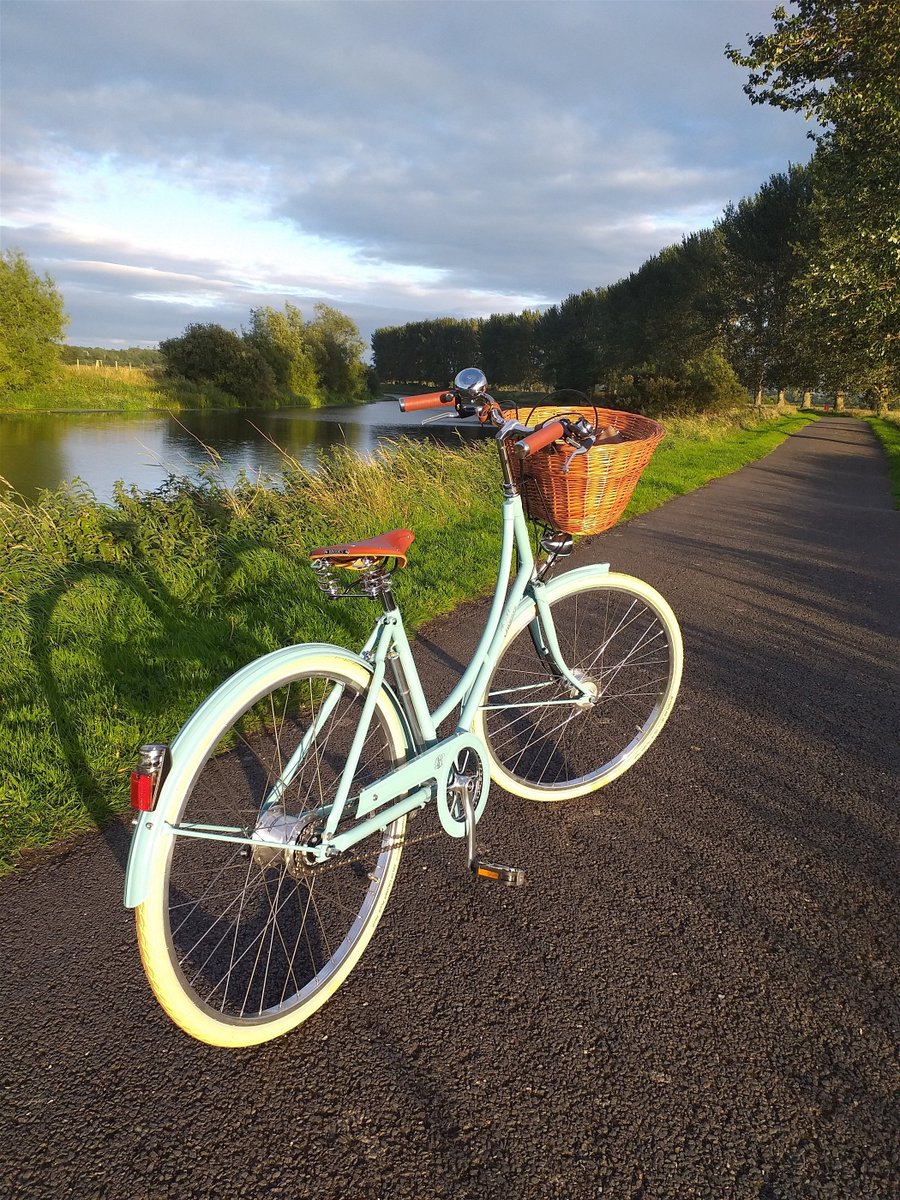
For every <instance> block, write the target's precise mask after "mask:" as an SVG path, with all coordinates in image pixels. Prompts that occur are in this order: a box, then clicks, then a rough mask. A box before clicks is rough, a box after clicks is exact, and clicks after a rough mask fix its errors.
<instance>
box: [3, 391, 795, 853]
mask: <svg viewBox="0 0 900 1200" xmlns="http://www.w3.org/2000/svg"><path fill="white" fill-rule="evenodd" d="M811 419H814V418H812V417H809V416H807V415H805V414H803V415H801V414H796V415H793V416H790V415H789V416H778V417H775V418H774V419H770V420H768V421H765V422H763V423H762V424H761V425H752V424H750V422H749V421H748V419H747V418H746V417H744V418H741V419H740V420H731V421H729V420H727V419H720V420H705V421H704V420H694V421H672V422H671V423H670V434H669V437H667V438H666V440H665V441H664V442H663V443H662V445H661V447H660V449H659V450H658V451H657V453H656V455H655V457H654V459H653V460H652V462H651V464H650V466H649V467H648V469H647V471H646V472H645V474H644V477H643V478H642V480H641V482H640V483H639V485H638V488H637V490H636V492H635V496H634V500H633V502H632V505H631V508H630V509H629V512H630V513H631V514H632V515H633V514H635V513H639V512H646V511H648V510H649V509H651V508H654V507H656V506H657V505H658V504H661V503H663V502H664V501H665V500H668V499H669V498H670V497H672V496H677V495H681V494H683V493H685V492H688V491H690V490H691V489H692V488H694V487H698V486H700V485H702V484H703V483H706V482H707V481H708V480H709V479H712V478H714V477H715V476H717V475H722V474H726V473H728V472H729V471H733V470H736V469H737V468H738V467H740V466H743V465H744V464H746V463H748V462H752V461H754V460H755V459H757V458H759V457H761V456H762V455H763V454H765V453H766V452H767V451H768V450H770V449H772V447H773V446H775V445H776V444H777V443H778V442H779V441H781V440H783V439H784V438H785V437H787V436H788V434H790V433H791V432H793V431H795V430H796V429H798V428H800V427H801V426H802V425H803V424H805V423H806V422H807V421H808V420H811ZM498 484H499V470H498V467H497V463H496V455H495V452H494V448H493V446H492V445H490V444H485V445H478V446H475V447H468V448H461V449H460V450H455V451H452V452H450V451H446V450H443V449H440V448H438V447H435V446H433V445H430V444H425V443H419V442H412V441H406V440H404V441H402V442H400V443H398V444H397V445H396V446H395V447H393V448H390V449H388V450H386V451H384V452H382V453H380V454H379V455H377V456H376V457H375V458H374V459H372V460H369V461H361V460H360V459H358V458H357V457H356V456H355V455H354V454H353V453H352V452H350V451H347V450H343V449H336V450H334V451H332V452H330V453H329V454H328V455H326V456H324V457H323V460H322V464H321V470H320V471H319V472H318V473H316V474H311V473H309V472H307V471H304V470H302V469H300V468H299V467H295V468H292V469H290V470H289V472H288V475H287V477H286V480H285V483H284V485H283V486H280V487H278V488H268V489H267V488H264V487H261V486H260V485H259V484H258V483H257V482H251V481H249V480H243V481H241V482H239V484H238V486H236V487H235V488H233V489H231V490H228V489H226V488H224V487H221V486H219V485H218V484H217V483H216V481H215V480H214V479H209V480H207V481H206V482H205V483H203V484H201V485H195V484H191V483H188V482H186V481H182V482H179V483H174V484H170V485H169V486H168V487H167V488H165V489H163V490H161V491H160V492H156V493H139V492H137V491H136V490H134V489H125V488H120V489H119V491H118V492H117V495H116V498H115V502H114V503H113V504H111V505H103V504H100V503H98V502H97V501H96V500H95V499H94V498H93V497H92V496H91V495H90V493H88V492H85V491H81V490H78V489H76V488H61V489H59V490H58V491H55V492H50V493H44V494H43V495H42V496H41V497H40V498H39V499H38V500H37V501H36V502H35V503H33V504H26V503H25V502H24V501H22V500H20V499H18V498H16V497H9V496H6V497H5V498H3V499H0V695H2V696H3V704H2V706H0V745H2V747H3V755H2V759H0V771H2V774H0V871H2V870H8V869H9V868H10V867H11V865H12V864H13V863H14V862H15V861H16V859H17V855H18V854H19V853H20V852H21V851H22V850H23V849H28V848H32V849H34V848H39V847H42V846H47V845H51V844H53V843H54V842H58V841H60V840H62V839H64V838H66V837H69V836H71V835H73V834H75V833H78V832H81V831H84V830H86V829H89V828H91V827H92V826H94V825H101V824H103V823H104V822H105V821H107V820H108V819H109V818H110V817H112V816H113V815H114V814H115V813H117V812H118V811H120V810H121V809H122V807H123V805H124V802H125V795H126V792H127V773H128V771H129V770H130V769H131V766H132V763H133V761H134V759H135V755H136V751H137V748H138V746H139V745H140V744H141V743H142V742H146V741H148V740H159V741H166V740H169V739H171V738H172V737H173V736H174V734H175V733H176V732H177V730H178V728H179V726H180V725H181V724H182V722H183V721H184V720H185V718H186V717H187V716H188V715H189V714H190V713H191V711H192V710H193V709H194V708H195V707H196V705H197V704H198V703H199V701H200V700H201V699H202V698H203V697H204V696H206V695H207V694H208V693H209V692H210V691H211V690H212V689H213V688H214V687H215V686H216V685H217V684H218V683H219V682H221V680H222V679H224V678H225V677H226V676H227V675H229V674H230V673H231V672H232V671H234V670H236V669H237V668H238V667H239V666H241V665H242V664H244V663H246V662H248V661H249V660H251V659H252V658H254V657H256V656H257V655H259V654H262V653H264V652H266V651H268V650H271V649H273V648H274V647H276V646H281V645H286V644H290V643H292V642H303V641H310V640H317V641H318V640H321V641H334V642H338V643H341V644H344V645H350V646H358V645H359V644H360V643H361V642H362V640H363V639H364V637H365V635H366V632H367V631H368V628H369V627H370V624H371V622H372V619H373V617H374V615H375V613H374V610H373V608H372V606H371V605H370V604H368V603H366V602H364V601H347V602H341V603H334V604H329V603H327V602H325V601H324V600H323V599H322V597H321V596H320V593H319V592H318V589H317V587H316V584H315V581H314V579H313V576H312V572H311V571H310V569H309V567H308V564H307V561H306V554H307V552H308V551H309V550H310V549H311V548H312V547H314V546H316V545H321V544H327V543H329V542H332V541H339V540H342V539H345V538H348V537H352V536H365V535H367V534H373V533H376V532H380V531H382V530H385V529H390V528H394V527H397V526H409V527H410V528H412V529H414V530H415V532H416V542H415V545H414V547H413V550H412V556H411V558H410V564H409V566H408V568H407V569H406V570H405V571H403V572H400V573H399V575H398V578H397V588H396V591H397V596H398V599H399V602H400V604H401V607H402V609H403V611H404V615H405V617H406V619H407V621H408V623H409V624H410V625H411V626H412V627H415V626H416V625H419V624H421V623H422V622H423V621H425V620H426V619H428V618H430V617H434V616H438V615H440V614H443V613H447V612H449V611H450V610H451V609H452V608H453V607H454V606H455V605H456V604H457V603H459V602H460V601H461V600H462V599H464V598H467V597H471V596H477V595H480V594H483V593H485V592H486V591H489V590H490V588H491V586H492V584H493V581H494V576H495V570H496V559H497V551H498V547H499V523H500V522H499V510H498V503H497V493H498Z"/></svg>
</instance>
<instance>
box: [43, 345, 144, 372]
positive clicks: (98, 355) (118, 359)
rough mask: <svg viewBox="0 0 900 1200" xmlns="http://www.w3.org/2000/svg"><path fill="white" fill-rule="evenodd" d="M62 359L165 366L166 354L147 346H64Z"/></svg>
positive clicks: (61, 353)
mask: <svg viewBox="0 0 900 1200" xmlns="http://www.w3.org/2000/svg"><path fill="white" fill-rule="evenodd" d="M60 361H61V362H64V363H81V364H82V365H85V364H87V363H90V364H94V363H97V362H99V363H100V364H101V365H103V366H112V365H114V364H116V363H118V365H119V366H120V367H121V366H126V367H161V366H165V361H166V360H165V356H164V355H163V354H162V352H161V351H160V350H150V349H147V347H145V346H128V347H127V348H126V349H124V350H110V348H109V347H108V346H69V345H66V346H63V347H62V350H61V352H60Z"/></svg>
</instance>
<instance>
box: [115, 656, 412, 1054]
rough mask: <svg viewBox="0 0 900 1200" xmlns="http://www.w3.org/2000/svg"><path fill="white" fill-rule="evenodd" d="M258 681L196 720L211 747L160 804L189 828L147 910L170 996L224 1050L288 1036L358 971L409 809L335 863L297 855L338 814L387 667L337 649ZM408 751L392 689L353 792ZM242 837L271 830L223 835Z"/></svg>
mask: <svg viewBox="0 0 900 1200" xmlns="http://www.w3.org/2000/svg"><path fill="white" fill-rule="evenodd" d="M253 680H254V681H253V682H252V683H251V684H247V683H243V682H242V681H241V675H240V673H239V675H238V676H236V677H235V680H234V681H233V686H230V685H225V700H224V702H223V703H222V704H220V705H219V706H218V708H217V709H216V714H217V715H216V716H215V717H212V718H210V717H204V715H203V713H202V711H201V713H200V714H198V716H197V717H195V718H192V721H196V722H198V723H199V724H200V726H201V728H200V729H199V730H196V731H193V732H194V736H193V737H192V738H190V739H188V738H185V742H186V741H188V740H190V741H191V743H192V744H195V745H197V746H199V749H198V751H197V753H196V755H195V759H196V765H195V766H194V767H191V768H185V770H186V775H184V777H180V778H179V779H178V780H177V786H176V785H175V784H176V780H175V776H176V774H177V772H176V770H175V767H174V766H173V771H172V777H173V778H172V784H173V786H169V784H167V785H166V787H165V788H164V789H163V796H162V798H161V801H160V808H159V810H158V811H157V813H156V814H155V819H156V820H158V821H159V820H162V821H165V822H167V824H168V825H171V826H177V827H178V828H179V829H180V830H184V831H187V832H185V833H175V834H170V835H168V836H167V837H166V838H165V839H163V840H161V841H160V843H159V845H158V848H157V850H156V852H155V853H156V858H155V861H154V862H153V863H152V864H151V883H150V889H149V892H148V895H147V897H146V899H145V900H144V902H143V903H142V904H140V905H139V906H138V907H137V910H136V919H137V932H138V943H139V946H140V951H141V957H142V959H143V962H144V968H145V970H146V972H147V977H148V979H149V981H150V984H151V986H152V988H153V991H154V992H155V994H156V997H157V999H158V1000H159V1002H160V1003H161V1004H162V1006H163V1008H164V1009H165V1010H166V1012H167V1013H168V1014H169V1016H170V1017H171V1018H172V1019H173V1020H174V1021H175V1022H176V1024H178V1025H180V1026H181V1027H182V1028H183V1029H184V1030H185V1031H186V1032H187V1033H189V1034H191V1035H192V1036H193V1037H195V1038H198V1039H199V1040H200V1041H204V1042H209V1043H211V1044H213V1045H218V1046H250V1045H254V1044H256V1043H259V1042H264V1041H268V1040H270V1039H271V1038H274V1037H278V1036H280V1035H281V1034H283V1033H286V1032H287V1031H288V1030H290V1029H292V1028H293V1027H294V1026H296V1025H299V1024H300V1022H301V1021H304V1020H305V1019H306V1018H307V1017H309V1016H310V1015H311V1014H312V1013H314V1012H315V1011H316V1009H318V1008H319V1007H320V1006H321V1005H322V1004H323V1003H324V1002H325V1001H326V1000H327V999H328V997H329V996H330V995H332V994H333V992H334V991H335V990H336V989H337V988H338V987H339V986H340V984H341V983H342V982H343V981H344V979H346V977H347V975H348V974H349V973H350V971H351V970H352V968H353V966H354V964H355V963H356V962H357V960H358V959H359V957H360V955H361V954H362V952H363V950H364V949H365V947H366V945H367V944H368V942H369V939H370V938H371V937H372V934H373V933H374V931H375V927H376V925H377V924H378V921H379V920H380V918H381V915H382V913H383V911H384V907H385V904H386V903H387V898H388V895H389V893H390V891H391V888H392V886H393V883H394V878H395V876H396V874H397V868H398V866H399V862H400V853H401V847H402V838H403V832H404V828H405V826H406V817H400V818H399V819H397V820H396V821H394V822H393V824H391V825H390V826H388V827H387V828H386V829H385V830H384V831H383V832H376V833H373V834H372V835H371V836H370V837H369V838H367V839H366V840H365V841H363V842H361V843H359V844H357V845H356V846H354V848H353V850H352V851H350V852H349V853H348V854H347V855H346V856H345V857H342V858H339V859H337V860H334V861H327V860H326V861H325V862H323V863H321V864H314V863H310V862H308V861H305V856H304V855H303V854H302V853H300V852H293V851H291V849H290V845H291V843H294V842H296V843H299V842H306V841H307V840H308V839H309V838H310V836H311V835H315V832H316V828H317V824H316V823H317V822H318V823H319V824H320V825H321V824H324V820H325V818H326V816H327V813H328V812H329V811H330V805H331V803H332V801H333V800H334V796H335V793H336V791H337V788H338V785H339V783H340V780H341V773H342V771H343V770H344V765H345V762H346V759H347V755H348V751H349V749H350V745H351V742H352V740H353V737H354V734H355V732H356V730H357V727H358V725H359V719H360V713H361V711H362V707H363V701H364V699H365V694H366V691H367V689H368V687H369V684H370V680H371V676H370V674H369V672H368V671H367V670H366V669H365V668H364V667H363V666H362V665H361V664H359V663H357V662H355V661H353V660H348V659H346V658H343V657H339V656H337V655H330V654H328V653H327V652H326V653H322V654H318V655H315V656H306V657H304V658H303V659H302V660H300V661H298V662H297V663H295V664H294V665H293V666H291V665H290V664H288V665H279V664H276V665H275V666H274V667H273V668H272V670H271V671H270V672H268V673H264V674H257V675H254V676H253ZM229 686H230V691H229ZM190 732H191V730H190V724H189V725H188V726H186V728H185V730H184V731H183V734H188V733H190ZM405 754H406V738H405V734H404V730H403V726H402V723H401V721H400V719H399V717H398V716H397V712H396V710H395V708H394V706H393V704H392V703H391V701H390V699H389V698H388V696H387V694H386V693H385V692H383V691H382V692H381V693H380V695H379V697H378V700H377V703H376V707H375V713H374V717H373V719H372V721H371V723H370V725H369V728H368V731H367V733H366V736H365V739H364V743H363V746H362V752H361V754H360V756H359V765H358V767H357V770H356V773H355V775H354V777H353V780H352V783H351V788H350V796H351V797H352V796H353V795H355V794H356V793H358V792H359V790H360V789H361V788H362V787H365V786H367V785H368V784H371V783H374V782H375V780H377V779H378V778H380V777H381V776H382V775H384V774H385V773H386V772H387V771H389V770H390V769H391V767H392V766H393V765H395V764H396V763H398V762H400V761H402V760H403V758H404V757H405ZM353 807H354V806H353V804H352V803H351V804H348V805H347V809H348V810H352V809H353ZM343 828H345V825H344V824H342V825H341V826H340V827H339V832H340V830H341V829H343ZM191 831H193V832H194V833H195V834H199V836H189V833H190V832H191ZM229 836H237V837H243V838H248V837H250V836H253V837H254V838H255V839H258V840H256V841H255V842H254V845H253V846H252V847H251V846H248V845H247V844H239V843H238V842H235V841H228V840H221V838H222V837H226V838H227V837H229ZM285 845H287V846H288V849H285V848H284V847H285Z"/></svg>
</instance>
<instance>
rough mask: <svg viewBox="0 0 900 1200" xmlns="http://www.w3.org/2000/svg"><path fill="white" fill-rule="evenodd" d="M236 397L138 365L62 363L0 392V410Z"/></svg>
mask: <svg viewBox="0 0 900 1200" xmlns="http://www.w3.org/2000/svg"><path fill="white" fill-rule="evenodd" d="M237 407H239V406H238V402H237V401H236V400H235V398H234V397H233V396H229V395H228V394H227V392H222V391H220V390H219V389H218V388H216V387H213V386H212V384H205V385H203V386H200V385H199V384H194V383H190V382H189V381H188V380H186V379H180V380H169V379H166V378H165V377H164V376H163V374H162V372H160V371H155V370H153V371H145V370H142V369H141V368H139V367H120V368H119V369H118V370H116V369H115V368H114V367H75V366H67V365H62V366H61V367H60V370H59V374H58V376H57V378H56V379H54V380H51V381H50V382H49V383H42V384H36V385H35V386H33V387H30V388H27V389H25V390H24V391H20V392H7V393H5V394H3V395H0V412H22V411H30V412H62V411H65V410H70V411H73V412H76V411H77V412H147V411H148V410H153V409H168V410H170V411H173V412H180V411H181V410H183V409H189V408H237Z"/></svg>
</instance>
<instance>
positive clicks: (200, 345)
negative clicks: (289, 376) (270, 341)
mask: <svg viewBox="0 0 900 1200" xmlns="http://www.w3.org/2000/svg"><path fill="white" fill-rule="evenodd" d="M159 348H160V350H161V351H162V352H163V354H164V355H165V356H166V362H167V364H168V370H169V371H170V372H171V373H172V374H173V375H181V376H183V377H184V378H185V379H190V380H192V381H193V382H195V383H212V384H214V385H215V386H216V387H218V388H221V389H222V391H224V392H228V393H229V394H230V395H232V396H234V397H235V398H236V399H237V400H240V401H241V403H242V404H246V405H247V406H248V407H261V406H264V405H266V404H267V403H270V402H271V401H272V399H273V397H274V395H275V376H274V374H273V372H272V369H271V367H270V366H269V364H268V363H267V362H266V360H265V359H264V358H263V356H262V355H261V354H260V352H259V350H258V349H257V348H256V347H255V346H253V345H250V344H249V343H248V342H245V341H244V339H243V338H241V337H238V335H237V334H236V333H234V332H233V331H232V330H230V329H225V328H223V326H221V325H214V324H209V325H204V324H193V325H188V327H187V328H186V329H185V331H184V333H183V334H182V335H181V337H177V338H169V339H168V340H167V341H164V342H160V344H159Z"/></svg>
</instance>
